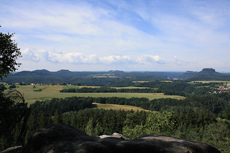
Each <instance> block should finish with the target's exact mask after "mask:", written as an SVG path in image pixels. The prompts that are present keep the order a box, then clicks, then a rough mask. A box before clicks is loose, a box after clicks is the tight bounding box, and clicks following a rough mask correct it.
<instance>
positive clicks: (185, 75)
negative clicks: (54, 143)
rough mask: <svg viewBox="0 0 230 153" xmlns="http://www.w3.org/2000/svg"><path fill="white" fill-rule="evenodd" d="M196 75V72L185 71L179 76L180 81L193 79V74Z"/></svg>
mask: <svg viewBox="0 0 230 153" xmlns="http://www.w3.org/2000/svg"><path fill="white" fill-rule="evenodd" d="M197 73H198V72H196V71H186V72H185V73H183V74H182V75H181V79H183V80H187V79H189V78H191V77H193V76H194V75H195V74H197Z"/></svg>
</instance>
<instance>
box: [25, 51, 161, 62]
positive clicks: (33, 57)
mask: <svg viewBox="0 0 230 153" xmlns="http://www.w3.org/2000/svg"><path fill="white" fill-rule="evenodd" d="M21 52H22V60H28V61H33V62H56V63H70V64H108V65H109V64H165V61H164V59H163V58H161V57H160V56H159V55H155V56H153V55H142V56H140V57H138V58H132V57H130V56H127V55H110V56H101V57H100V56H98V55H96V54H90V55H86V54H83V53H78V52H73V53H62V52H57V51H53V52H48V51H46V50H44V49H42V50H31V49H25V50H23V51H21Z"/></svg>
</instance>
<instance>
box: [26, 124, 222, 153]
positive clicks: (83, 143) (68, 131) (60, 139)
mask: <svg viewBox="0 0 230 153" xmlns="http://www.w3.org/2000/svg"><path fill="white" fill-rule="evenodd" d="M124 138H125V137H123V136H122V135H119V134H114V135H112V136H111V137H109V136H106V137H102V138H100V137H91V136H88V135H87V134H85V133H83V132H81V131H79V130H78V129H76V128H74V127H71V126H67V125H51V126H47V127H45V128H43V129H41V130H39V131H37V132H36V133H35V134H34V135H33V136H32V137H31V138H30V140H29V142H28V144H27V145H26V146H25V147H24V148H23V152H24V153H220V151H218V150H217V149H216V148H214V147H212V146H210V145H207V144H203V143H195V142H191V141H187V140H184V139H179V138H173V137H167V136H156V135H147V136H143V137H141V138H138V139H135V140H127V139H124Z"/></svg>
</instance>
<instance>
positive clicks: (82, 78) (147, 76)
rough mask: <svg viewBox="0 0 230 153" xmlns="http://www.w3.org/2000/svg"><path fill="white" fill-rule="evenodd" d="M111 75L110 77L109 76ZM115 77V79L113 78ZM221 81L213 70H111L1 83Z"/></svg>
mask: <svg viewBox="0 0 230 153" xmlns="http://www.w3.org/2000/svg"><path fill="white" fill-rule="evenodd" d="M111 74H112V75H111ZM115 76H116V77H115ZM168 79H170V80H174V79H175V80H176V79H182V80H188V81H199V80H201V81H202V80H207V81H208V80H223V81H227V80H229V81H230V75H229V74H226V73H225V74H222V73H218V72H216V71H215V70H214V69H210V68H205V69H203V70H202V71H201V72H194V71H187V72H185V73H183V72H123V71H119V70H111V71H107V72H105V71H104V72H72V71H69V70H59V71H57V72H50V71H48V70H45V69H42V70H35V71H22V72H17V73H13V74H12V75H11V76H8V77H6V78H4V79H3V80H2V81H4V82H7V83H15V82H18V83H19V82H25V83H47V84H49V83H59V84H60V83H72V84H73V83H81V84H83V85H108V84H110V83H111V82H116V81H155V80H168Z"/></svg>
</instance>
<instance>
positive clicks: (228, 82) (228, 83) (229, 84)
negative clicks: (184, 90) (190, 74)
mask: <svg viewBox="0 0 230 153" xmlns="http://www.w3.org/2000/svg"><path fill="white" fill-rule="evenodd" d="M192 82H193V83H194V82H201V83H211V82H215V83H224V85H226V83H227V86H230V81H192Z"/></svg>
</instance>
